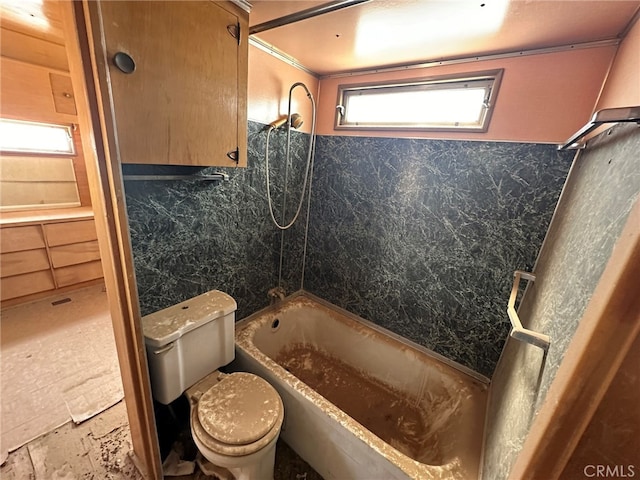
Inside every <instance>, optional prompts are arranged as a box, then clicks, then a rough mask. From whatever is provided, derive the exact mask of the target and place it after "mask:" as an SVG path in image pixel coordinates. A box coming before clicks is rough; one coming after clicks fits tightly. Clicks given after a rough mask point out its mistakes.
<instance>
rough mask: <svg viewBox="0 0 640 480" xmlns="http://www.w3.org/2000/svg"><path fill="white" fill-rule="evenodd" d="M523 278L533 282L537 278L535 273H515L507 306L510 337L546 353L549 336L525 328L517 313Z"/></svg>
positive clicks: (519, 271) (517, 271) (518, 271)
mask: <svg viewBox="0 0 640 480" xmlns="http://www.w3.org/2000/svg"><path fill="white" fill-rule="evenodd" d="M521 278H523V279H525V280H528V281H530V282H533V281H535V279H536V276H535V275H534V274H533V273H528V272H523V271H521V270H516V271H515V272H514V273H513V287H511V295H510V296H509V303H508V304H507V315H509V320H510V321H511V334H510V335H511V336H512V337H513V338H515V339H516V340H520V341H522V342H526V343H529V344H531V345H535V346H536V347H540V348H542V349H543V350H544V351H545V352H546V351H547V350H548V349H549V342H550V339H549V336H548V335H545V334H543V333H538V332H534V331H533V330H528V329H526V328H524V327H523V326H522V323H521V322H520V317H518V313H517V312H516V309H515V304H516V297H517V296H518V287H519V285H520V279H521Z"/></svg>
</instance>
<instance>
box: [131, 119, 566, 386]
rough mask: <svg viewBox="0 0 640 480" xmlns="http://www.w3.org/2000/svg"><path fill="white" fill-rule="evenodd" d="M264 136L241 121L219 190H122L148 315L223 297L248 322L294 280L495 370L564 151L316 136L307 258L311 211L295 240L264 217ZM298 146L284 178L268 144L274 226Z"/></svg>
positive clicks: (180, 186) (298, 167)
mask: <svg viewBox="0 0 640 480" xmlns="http://www.w3.org/2000/svg"><path fill="white" fill-rule="evenodd" d="M266 137H267V135H266V130H265V128H264V125H262V124H259V123H254V122H250V123H249V162H248V167H247V168H246V169H237V170H236V169H226V170H225V169H210V170H208V171H213V170H216V171H220V170H222V171H224V172H225V173H227V174H228V175H229V177H230V180H229V181H228V182H225V183H223V184H221V185H219V186H212V185H207V184H194V183H190V182H185V181H174V182H130V181H128V182H126V185H125V186H126V197H127V198H126V200H127V210H128V214H129V222H130V234H131V240H132V245H133V254H134V264H135V269H136V277H137V282H138V291H139V297H140V304H141V307H142V312H143V314H146V313H150V312H153V311H156V310H159V309H161V308H165V307H167V306H169V305H172V304H175V303H178V302H180V301H182V300H185V299H187V298H190V297H193V296H195V295H198V294H200V293H203V292H204V291H206V290H210V289H212V288H218V289H221V290H224V291H226V292H227V293H229V294H231V295H232V296H233V297H234V298H236V300H237V301H238V312H237V318H243V317H244V316H247V315H249V314H251V313H253V312H254V311H256V310H258V309H260V308H262V307H264V306H266V305H267V304H268V302H269V299H268V298H267V291H268V290H269V289H270V288H272V287H274V286H276V285H281V286H282V287H283V288H284V289H285V291H286V293H287V294H289V293H292V292H294V291H296V290H298V289H299V288H301V286H302V285H303V283H304V288H305V289H307V290H309V291H311V292H312V293H315V294H316V295H319V296H320V297H323V298H325V299H326V300H328V301H331V302H333V303H335V304H337V305H339V306H341V307H344V308H346V309H348V310H350V311H352V312H354V313H356V314H359V315H361V316H363V317H364V318H367V319H369V320H371V321H373V322H375V323H377V324H379V325H381V326H384V327H386V328H389V329H390V330H392V331H394V332H395V333H398V334H400V335H403V336H405V337H407V338H409V339H411V340H413V341H416V342H418V343H420V344H422V345H425V346H427V347H428V348H431V349H433V350H435V351H437V352H438V353H441V354H443V355H446V356H447V357H449V358H451V359H453V360H456V361H458V362H460V363H462V364H464V365H466V366H468V367H470V368H472V369H474V370H476V371H478V372H480V373H483V374H485V375H490V374H491V372H492V371H493V368H494V366H495V363H496V361H497V359H498V356H499V353H500V350H501V348H502V345H503V342H504V339H505V337H506V334H507V332H508V323H507V319H506V316H505V314H504V310H505V304H506V299H507V295H508V291H509V287H510V285H511V275H512V273H513V270H515V269H516V268H521V269H530V268H531V267H532V265H533V262H534V260H535V257H536V254H537V251H538V248H539V246H540V244H541V242H542V239H543V237H544V232H545V231H546V228H547V224H548V222H549V219H550V216H551V213H552V211H553V207H554V205H555V202H556V200H557V196H558V193H559V191H560V187H561V185H562V183H563V180H564V178H565V176H566V172H567V169H568V165H569V162H570V158H571V154H567V153H557V152H556V151H555V147H553V146H550V145H546V146H545V145H529V144H508V143H495V142H457V141H430V140H405V139H402V140H399V139H384V138H367V137H336V136H327V137H318V138H317V149H316V150H317V151H316V156H315V168H314V176H313V183H312V184H311V189H312V192H313V196H312V205H311V217H310V221H309V242H308V244H307V255H306V257H305V255H304V249H305V230H306V227H307V218H306V211H307V204H306V201H305V202H304V204H303V205H302V208H301V213H300V217H299V219H298V221H297V222H296V224H295V225H294V226H293V227H292V228H291V229H290V230H287V231H285V232H280V230H278V229H277V228H276V227H275V226H273V225H272V223H271V220H270V213H269V208H268V202H267V194H266V169H265V158H264V153H265V146H266V145H265V144H266ZM308 140H309V136H308V135H304V134H300V133H298V132H292V138H291V142H292V155H291V159H290V167H289V169H288V172H287V173H286V174H285V168H284V166H285V163H284V159H285V156H284V149H285V145H286V133H285V131H283V130H279V131H276V132H273V133H272V135H271V136H270V145H269V152H270V169H269V171H270V180H271V182H270V184H271V193H272V204H273V206H274V215H275V216H276V218H278V219H279V221H281V222H283V218H284V219H286V220H289V219H291V218H292V216H293V214H294V211H295V210H296V207H297V206H298V201H299V198H300V193H301V191H302V188H303V185H304V173H305V166H306V154H307V151H308V150H307V149H308ZM205 172H206V171H205ZM285 177H286V178H285ZM307 188H309V186H308V185H307ZM285 191H286V205H287V208H286V212H285V215H284V217H283V215H282V205H283V201H284V192H285ZM281 249H282V251H283V253H284V255H283V257H282V264H280V251H281ZM303 266H304V267H305V268H304V270H303ZM303 275H304V281H303Z"/></svg>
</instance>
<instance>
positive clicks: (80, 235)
mask: <svg viewBox="0 0 640 480" xmlns="http://www.w3.org/2000/svg"><path fill="white" fill-rule="evenodd" d="M44 231H45V234H46V236H47V245H49V246H50V247H55V246H57V245H69V244H70V243H79V242H88V241H90V240H97V239H98V235H97V233H96V224H95V222H94V221H93V220H79V221H77V222H64V223H49V224H45V226H44Z"/></svg>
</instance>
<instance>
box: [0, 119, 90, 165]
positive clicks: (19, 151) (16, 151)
mask: <svg viewBox="0 0 640 480" xmlns="http://www.w3.org/2000/svg"><path fill="white" fill-rule="evenodd" d="M0 120H2V121H6V122H11V123H18V124H20V123H22V124H25V125H32V126H36V127H49V128H57V129H59V130H64V131H65V132H66V133H67V137H68V143H69V150H68V151H64V150H38V149H35V148H5V147H4V146H3V145H2V144H1V143H0V154H3V155H25V156H32V155H33V156H54V157H60V156H62V157H75V156H76V155H77V152H76V146H75V142H74V139H73V131H74V125H73V124H63V123H45V122H37V121H36V122H34V121H30V120H21V119H16V118H9V117H0Z"/></svg>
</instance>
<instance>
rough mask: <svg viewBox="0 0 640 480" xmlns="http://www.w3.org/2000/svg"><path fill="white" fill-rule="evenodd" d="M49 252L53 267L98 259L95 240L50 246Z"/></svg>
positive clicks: (98, 251)
mask: <svg viewBox="0 0 640 480" xmlns="http://www.w3.org/2000/svg"><path fill="white" fill-rule="evenodd" d="M49 254H50V255H51V264H52V265H53V267H54V268H60V267H66V266H68V265H76V264H78V263H85V262H91V261H93V260H100V249H99V248H98V241H97V240H93V241H91V242H80V243H72V244H69V245H59V246H57V247H50V248H49Z"/></svg>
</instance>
